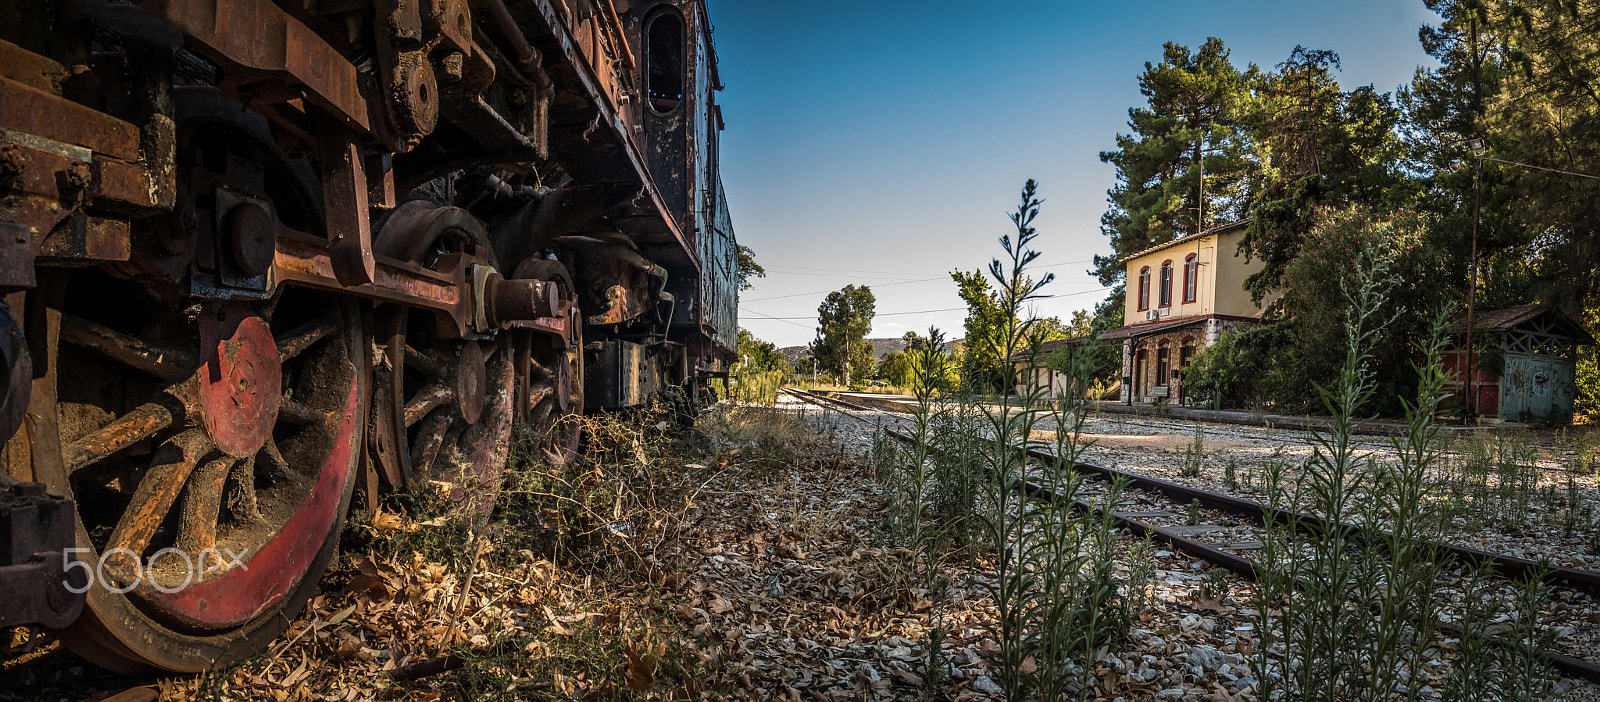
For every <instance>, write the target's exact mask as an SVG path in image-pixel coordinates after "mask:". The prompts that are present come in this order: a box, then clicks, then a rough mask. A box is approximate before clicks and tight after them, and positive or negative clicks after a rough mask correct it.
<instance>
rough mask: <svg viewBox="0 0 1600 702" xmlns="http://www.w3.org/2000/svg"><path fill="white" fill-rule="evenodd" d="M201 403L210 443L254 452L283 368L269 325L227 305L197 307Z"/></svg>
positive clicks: (273, 412)
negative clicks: (201, 354)
mask: <svg viewBox="0 0 1600 702" xmlns="http://www.w3.org/2000/svg"><path fill="white" fill-rule="evenodd" d="M200 348H201V349H202V350H203V352H204V353H205V356H204V357H203V364H202V365H201V367H200V392H199V397H200V407H201V410H202V412H203V415H204V420H205V425H206V431H207V432H208V433H209V434H210V436H211V443H212V444H214V445H215V446H216V447H217V449H218V450H221V451H222V452H223V453H226V454H228V455H230V456H234V457H239V458H242V457H244V456H249V455H251V454H254V453H255V452H256V450H257V449H260V448H261V446H262V444H264V443H266V441H267V438H268V437H269V436H271V434H272V428H273V425H274V424H275V423H276V422H275V421H274V420H275V418H276V417H277V416H278V404H279V402H280V401H281V400H282V397H281V396H280V395H279V391H280V386H281V385H282V384H283V383H282V378H283V375H282V369H281V367H280V365H279V361H278V358H279V351H278V346H277V342H276V341H274V340H273V338H272V330H271V329H270V328H268V326H267V323H266V322H265V321H263V320H262V319H261V318H260V317H256V316H253V315H248V314H247V313H245V312H244V311H243V310H242V309H241V308H235V307H234V306H232V305H224V306H220V307H218V308H216V309H207V310H202V311H201V313H200Z"/></svg>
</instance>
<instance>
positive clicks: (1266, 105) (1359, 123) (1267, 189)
mask: <svg viewBox="0 0 1600 702" xmlns="http://www.w3.org/2000/svg"><path fill="white" fill-rule="evenodd" d="M1338 68H1339V55H1338V54H1336V53H1334V52H1332V51H1323V50H1316V49H1307V48H1305V47H1301V46H1296V47H1295V48H1294V51H1293V52H1291V53H1290V54H1289V58H1288V60H1286V61H1284V62H1283V63H1280V64H1278V66H1277V70H1276V71H1273V72H1270V73H1267V74H1264V75H1259V76H1258V77H1257V79H1256V81H1255V85H1254V86H1253V90H1252V95H1253V98H1252V100H1251V103H1250V108H1249V111H1248V112H1249V114H1248V116H1247V117H1246V118H1245V119H1246V120H1247V121H1248V123H1249V124H1250V127H1251V130H1252V136H1253V141H1254V143H1255V146H1256V153H1257V154H1258V157H1259V159H1260V162H1261V173H1260V180H1259V184H1260V187H1261V192H1259V193H1257V194H1256V196H1255V197H1254V198H1253V201H1252V202H1251V203H1250V206H1249V214H1250V216H1251V221H1250V224H1249V226H1248V227H1247V228H1246V229H1245V236H1244V240H1243V242H1242V248H1243V251H1244V254H1245V255H1246V256H1249V257H1251V258H1255V259H1260V260H1262V261H1264V262H1265V263H1266V266H1265V268H1264V269H1263V270H1261V271H1260V272H1258V273H1256V274H1254V275H1252V276H1251V277H1250V279H1249V280H1247V281H1246V283H1245V287H1246V288H1248V289H1249V290H1250V291H1251V293H1252V295H1253V296H1254V297H1255V299H1256V301H1258V302H1259V301H1260V300H1261V299H1262V298H1264V297H1266V296H1267V295H1268V294H1270V293H1272V292H1274V291H1276V290H1277V289H1279V287H1280V285H1281V283H1282V280H1283V272H1284V269H1285V267H1287V266H1288V264H1289V262H1290V261H1291V260H1293V258H1294V256H1295V253H1296V252H1297V251H1298V250H1299V248H1300V242H1301V238H1302V237H1303V236H1304V235H1305V233H1306V232H1308V231H1310V230H1311V228H1312V227H1313V226H1315V224H1316V221H1317V218H1316V212H1317V209H1318V208H1319V207H1343V206H1345V205H1350V204H1359V205H1366V206H1370V207H1374V208H1377V209H1380V210H1388V209H1391V208H1393V207H1394V206H1395V205H1398V204H1400V203H1401V202H1404V201H1406V200H1407V199H1409V198H1410V197H1411V195H1412V194H1413V193H1415V190H1416V189H1415V187H1414V186H1413V185H1412V184H1411V183H1410V182H1409V176H1407V175H1406V174H1405V172H1404V171H1403V169H1402V168H1401V166H1402V164H1403V158H1404V155H1405V150H1404V144H1403V143H1402V142H1401V141H1400V139H1399V135H1398V132H1397V130H1396V127H1397V125H1398V124H1399V122H1400V111H1399V110H1398V109H1397V108H1396V107H1395V106H1394V104H1393V101H1392V100H1391V99H1390V97H1389V96H1388V95H1387V94H1382V93H1378V92H1377V91H1376V90H1374V89H1373V88H1372V87H1371V86H1362V87H1359V88H1356V89H1354V90H1351V91H1349V92H1345V91H1343V90H1341V89H1340V87H1339V82H1338V81H1337V80H1336V79H1335V78H1334V77H1333V71H1335V70H1338Z"/></svg>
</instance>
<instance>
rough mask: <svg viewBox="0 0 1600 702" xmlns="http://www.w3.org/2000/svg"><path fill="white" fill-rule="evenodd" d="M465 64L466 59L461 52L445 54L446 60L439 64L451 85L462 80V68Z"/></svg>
mask: <svg viewBox="0 0 1600 702" xmlns="http://www.w3.org/2000/svg"><path fill="white" fill-rule="evenodd" d="M465 62H466V57H464V56H462V55H461V52H459V51H452V52H450V53H448V54H445V57H444V60H443V61H441V62H440V63H439V67H440V68H442V69H444V78H445V80H446V81H449V82H451V83H454V82H456V81H458V80H461V75H462V73H461V71H462V66H463V64H464V63H465Z"/></svg>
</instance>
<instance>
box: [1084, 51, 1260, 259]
mask: <svg viewBox="0 0 1600 702" xmlns="http://www.w3.org/2000/svg"><path fill="white" fill-rule="evenodd" d="M1228 54H1229V52H1228V49H1227V48H1226V47H1225V46H1223V43H1222V40H1221V39H1217V38H1216V37H1211V38H1208V39H1206V42H1205V43H1204V44H1202V45H1201V46H1200V48H1199V50H1197V51H1195V52H1193V53H1191V52H1190V51H1189V48H1188V47H1186V46H1183V45H1181V44H1176V43H1173V42H1167V43H1166V44H1165V45H1164V46H1163V55H1162V60H1161V62H1160V63H1157V64H1150V63H1145V67H1144V72H1143V73H1141V74H1140V75H1139V90H1140V92H1142V93H1143V94H1144V95H1145V97H1146V98H1148V103H1147V104H1146V105H1145V106H1144V107H1137V108H1132V109H1129V110H1128V127H1129V128H1130V129H1131V130H1132V132H1131V133H1129V134H1118V135H1117V148H1116V150H1114V151H1105V152H1101V154H1100V160H1101V161H1104V162H1106V163H1110V164H1112V165H1114V166H1116V168H1117V184H1116V185H1115V186H1114V187H1112V188H1111V190H1109V191H1108V192H1107V193H1106V195H1107V200H1108V201H1109V205H1110V206H1109V207H1108V208H1107V209H1106V212H1105V215H1104V216H1102V217H1101V218H1100V229H1101V231H1103V232H1105V234H1106V236H1108V237H1110V238H1111V249H1112V253H1111V254H1110V255H1108V256H1096V257H1095V259H1094V261H1095V267H1096V273H1097V275H1098V276H1099V278H1100V283H1101V284H1102V285H1113V284H1115V283H1117V282H1119V281H1121V280H1122V278H1123V265H1122V259H1123V257H1125V256H1127V255H1129V254H1132V253H1135V252H1137V251H1141V250H1143V249H1146V248H1149V247H1150V246H1153V245H1155V244H1161V243H1165V242H1167V241H1171V240H1172V239H1174V238H1177V237H1179V236H1183V235H1185V234H1193V233H1196V232H1199V231H1201V230H1203V229H1206V228H1208V227H1210V226H1212V225H1214V224H1218V223H1222V222H1227V221H1231V220H1234V219H1238V218H1239V217H1240V213H1241V212H1242V211H1243V208H1244V205H1245V204H1246V198H1247V195H1248V188H1247V185H1248V182H1249V175H1250V173H1251V171H1252V170H1253V165H1252V164H1251V161H1250V154H1249V146H1250V144H1249V134H1248V131H1247V130H1246V129H1244V128H1243V125H1241V123H1240V119H1239V118H1240V116H1241V114H1242V112H1241V109H1240V108H1241V106H1242V104H1243V103H1244V101H1245V100H1246V99H1247V96H1248V86H1249V81H1250V79H1251V76H1253V75H1254V73H1255V72H1256V68H1255V67H1254V66H1251V67H1250V68H1249V69H1248V71H1247V72H1243V73H1242V72H1240V71H1239V70H1238V69H1237V68H1235V67H1234V65H1233V63H1232V62H1231V61H1230V60H1229V58H1228Z"/></svg>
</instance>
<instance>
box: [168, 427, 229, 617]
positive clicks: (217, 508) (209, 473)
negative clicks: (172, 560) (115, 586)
mask: <svg viewBox="0 0 1600 702" xmlns="http://www.w3.org/2000/svg"><path fill="white" fill-rule="evenodd" d="M235 461H236V458H234V457H230V456H219V457H216V458H213V459H211V460H209V461H206V463H205V465H203V466H200V468H198V469H196V470H195V471H194V473H193V474H192V475H190V476H189V481H188V484H186V485H184V488H183V508H182V510H181V511H179V513H178V538H177V547H178V548H179V549H182V550H183V552H184V553H186V554H195V555H193V556H190V558H196V559H198V560H199V561H200V562H199V563H197V564H195V567H198V568H200V569H202V570H209V569H212V568H217V567H218V563H217V561H215V560H212V558H211V557H210V555H209V554H206V551H207V550H209V549H215V548H216V546H217V517H218V515H219V514H220V513H221V511H222V488H223V485H224V484H225V483H226V482H227V480H228V471H229V469H231V468H232V467H233V464H234V462H235ZM226 565H227V564H226V562H223V564H222V567H226ZM151 570H152V577H158V576H155V574H154V568H152V569H151ZM186 570H189V571H190V572H186V573H184V575H185V576H189V575H191V573H192V571H193V569H192V568H191V569H186ZM160 584H161V585H163V586H165V587H178V586H180V585H183V584H184V583H183V581H182V580H178V581H176V582H167V583H160Z"/></svg>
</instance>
